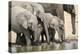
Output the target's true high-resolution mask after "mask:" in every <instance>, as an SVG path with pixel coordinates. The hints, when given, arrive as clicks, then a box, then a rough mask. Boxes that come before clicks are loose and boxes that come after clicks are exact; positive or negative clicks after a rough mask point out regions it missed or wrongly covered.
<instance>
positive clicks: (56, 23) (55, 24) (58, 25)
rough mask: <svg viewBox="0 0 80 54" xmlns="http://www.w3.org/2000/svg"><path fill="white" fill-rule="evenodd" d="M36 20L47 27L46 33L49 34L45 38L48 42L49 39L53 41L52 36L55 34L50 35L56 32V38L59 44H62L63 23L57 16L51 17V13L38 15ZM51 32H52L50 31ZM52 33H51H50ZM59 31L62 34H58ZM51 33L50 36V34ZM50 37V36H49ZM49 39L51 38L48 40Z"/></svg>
mask: <svg viewBox="0 0 80 54" xmlns="http://www.w3.org/2000/svg"><path fill="white" fill-rule="evenodd" d="M38 18H40V19H41V21H42V22H43V23H45V25H46V27H47V31H48V33H49V35H48V36H46V37H47V38H48V37H49V38H48V39H47V40H48V41H49V42H50V40H51V38H52V40H53V39H54V35H55V34H52V33H55V31H57V32H58V37H59V40H58V41H59V42H62V40H63V37H64V36H63V31H64V28H63V25H64V24H63V21H62V20H61V19H60V18H59V17H57V16H53V15H52V14H51V13H40V14H39V15H38ZM51 30H53V32H52V31H51ZM50 31H51V32H52V33H51V32H50ZM60 31H61V32H62V34H61V33H60ZM50 33H51V34H50ZM50 35H51V36H50ZM50 37H51V38H50Z"/></svg>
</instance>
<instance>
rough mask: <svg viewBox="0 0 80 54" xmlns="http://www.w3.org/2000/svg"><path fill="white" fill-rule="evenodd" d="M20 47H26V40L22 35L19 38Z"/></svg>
mask: <svg viewBox="0 0 80 54" xmlns="http://www.w3.org/2000/svg"><path fill="white" fill-rule="evenodd" d="M21 45H26V39H25V35H24V34H22V36H21Z"/></svg>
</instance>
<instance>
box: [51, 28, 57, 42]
mask: <svg viewBox="0 0 80 54" xmlns="http://www.w3.org/2000/svg"><path fill="white" fill-rule="evenodd" d="M55 33H56V32H55V29H53V28H49V36H50V41H52V42H54V41H55V39H54V36H55Z"/></svg>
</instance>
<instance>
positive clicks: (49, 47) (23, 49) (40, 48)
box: [11, 41, 78, 53]
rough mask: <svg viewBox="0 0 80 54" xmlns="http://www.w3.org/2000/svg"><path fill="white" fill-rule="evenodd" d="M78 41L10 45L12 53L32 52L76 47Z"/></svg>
mask: <svg viewBox="0 0 80 54" xmlns="http://www.w3.org/2000/svg"><path fill="white" fill-rule="evenodd" d="M77 48H78V42H77V41H70V42H63V43H55V42H54V43H51V44H50V45H48V44H47V43H43V44H41V45H40V46H22V47H19V46H15V45H14V46H13V47H11V50H12V53H16V52H34V51H50V50H51V51H55V50H69V49H77Z"/></svg>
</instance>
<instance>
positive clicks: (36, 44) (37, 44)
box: [31, 41, 41, 46]
mask: <svg viewBox="0 0 80 54" xmlns="http://www.w3.org/2000/svg"><path fill="white" fill-rule="evenodd" d="M31 45H33V46H39V45H41V42H39V41H36V42H32V43H31Z"/></svg>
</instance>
